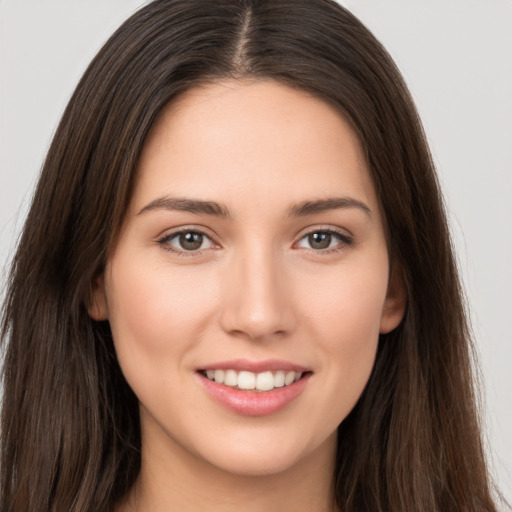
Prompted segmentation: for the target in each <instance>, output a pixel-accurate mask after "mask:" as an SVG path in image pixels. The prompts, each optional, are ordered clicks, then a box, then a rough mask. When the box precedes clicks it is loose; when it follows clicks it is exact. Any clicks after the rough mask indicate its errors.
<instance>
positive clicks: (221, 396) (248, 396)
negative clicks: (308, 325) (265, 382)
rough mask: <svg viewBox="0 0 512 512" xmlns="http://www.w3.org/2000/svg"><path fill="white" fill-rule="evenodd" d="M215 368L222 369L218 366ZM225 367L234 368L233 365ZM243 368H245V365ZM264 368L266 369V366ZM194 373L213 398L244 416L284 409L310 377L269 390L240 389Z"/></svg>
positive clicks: (302, 389)
mask: <svg viewBox="0 0 512 512" xmlns="http://www.w3.org/2000/svg"><path fill="white" fill-rule="evenodd" d="M231 363H232V362H231ZM216 368H218V369H222V368H219V366H216ZM226 368H232V369H236V368H234V367H233V366H227V367H226ZM244 368H245V369H247V367H246V366H245V367H244ZM265 368H267V369H268V366H266V367H265ZM281 368H282V367H281ZM208 369H210V368H208ZM196 375H197V376H198V377H199V379H200V381H201V384H202V385H203V386H204V389H205V390H206V392H207V393H208V394H209V396H210V397H211V398H213V400H215V401H216V402H217V403H218V404H220V405H222V406H224V407H225V408H226V409H228V410H230V411H232V412H234V413H236V414H241V415H244V416H267V415H269V414H274V413H276V412H278V411H280V410H282V409H284V408H285V407H286V406H287V405H289V404H290V403H291V402H292V401H293V400H295V398H297V397H298V396H299V395H300V394H301V393H302V391H304V389H305V387H306V386H307V384H308V382H309V378H310V377H311V373H307V374H306V375H304V376H303V377H302V378H301V379H299V380H298V381H296V382H294V383H293V384H290V385H289V386H284V387H282V388H274V389H272V390H270V391H242V390H240V389H238V388H232V387H230V386H226V385H224V384H219V383H217V382H214V381H212V380H210V379H208V378H207V377H205V376H204V375H203V374H202V373H199V372H198V373H197V374H196Z"/></svg>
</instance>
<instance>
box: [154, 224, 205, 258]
mask: <svg viewBox="0 0 512 512" xmlns="http://www.w3.org/2000/svg"><path fill="white" fill-rule="evenodd" d="M158 244H159V245H161V246H163V247H164V249H166V250H169V251H174V252H179V253H183V252H199V251H202V250H204V249H211V248H212V247H213V245H214V244H213V241H212V239H211V238H210V237H209V236H207V235H206V234H205V233H202V232H201V231H194V230H190V229H188V230H182V231H175V232H174V233H170V234H168V235H166V236H164V237H163V238H161V239H160V240H158Z"/></svg>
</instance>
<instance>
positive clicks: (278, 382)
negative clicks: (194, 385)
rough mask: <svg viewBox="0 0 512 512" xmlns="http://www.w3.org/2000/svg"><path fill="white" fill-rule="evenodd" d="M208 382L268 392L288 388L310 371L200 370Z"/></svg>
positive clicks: (242, 389)
mask: <svg viewBox="0 0 512 512" xmlns="http://www.w3.org/2000/svg"><path fill="white" fill-rule="evenodd" d="M199 373H200V374H201V375H203V376H204V377H206V378H207V379H208V380H210V381H212V382H215V383H217V384H223V385H224V386H228V387H230V388H234V389H238V390H241V391H252V392H260V393H261V392H268V391H272V390H274V389H279V388H286V387H288V386H291V385H292V384H294V383H295V382H297V381H299V380H300V379H303V378H305V377H306V376H307V375H310V374H311V372H310V371H294V370H274V371H270V370H267V371H263V372H260V373H255V372H251V371H247V370H240V371H238V370H235V369H234V368H228V369H224V368H217V369H213V368H212V369H208V370H199Z"/></svg>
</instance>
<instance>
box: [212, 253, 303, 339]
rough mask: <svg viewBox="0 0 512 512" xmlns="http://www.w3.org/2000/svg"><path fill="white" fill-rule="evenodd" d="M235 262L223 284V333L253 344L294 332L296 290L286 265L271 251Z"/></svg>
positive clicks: (235, 260)
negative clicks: (253, 342)
mask: <svg viewBox="0 0 512 512" xmlns="http://www.w3.org/2000/svg"><path fill="white" fill-rule="evenodd" d="M233 259H234V261H232V262H231V265H230V268H229V270H227V271H226V273H229V275H227V276H226V278H225V280H224V284H225V286H226V288H225V291H226V293H225V299H226V300H225V302H224V307H223V310H222V312H221V324H222V328H223V329H224V331H225V332H228V333H229V334H230V335H233V336H238V337H242V338H248V339H251V340H263V339H269V338H275V337H283V336H286V335H287V334H289V333H290V332H292V331H293V330H294V328H295V325H296V316H295V313H294V308H293V286H292V283H291V280H290V279H289V278H288V277H287V272H286V269H285V268H284V263H283V262H282V261H280V259H279V258H278V257H277V256H276V255H275V254H274V253H273V251H272V249H269V248H267V249H266V250H265V249H262V250H256V251H254V250H253V251H246V252H244V253H243V254H240V255H238V256H235V257H234V258H233Z"/></svg>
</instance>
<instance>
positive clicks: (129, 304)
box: [107, 260, 218, 368]
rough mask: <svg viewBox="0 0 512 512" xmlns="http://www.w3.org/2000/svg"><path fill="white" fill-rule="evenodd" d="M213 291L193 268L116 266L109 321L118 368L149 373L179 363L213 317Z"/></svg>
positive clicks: (109, 282)
mask: <svg viewBox="0 0 512 512" xmlns="http://www.w3.org/2000/svg"><path fill="white" fill-rule="evenodd" d="M217 288H218V287H216V286H215V285H214V282H212V281H211V280H204V279H202V274H201V272H195V273H194V272H192V271H191V267H190V268H187V267H182V268H180V269H178V270H176V269H170V268H169V267H166V266H165V265H164V266H162V265H151V264H150V265H148V264H145V265H142V264H141V265H138V264H137V263H136V261H135V262H130V261H128V262H125V261H122V260H121V261H119V260H118V261H116V262H115V265H113V267H112V271H111V273H110V275H109V279H108V280H107V289H108V290H109V294H108V296H107V300H108V309H109V321H110V325H111V328H112V333H113V337H114V343H115V346H116V351H117V355H118V358H119V361H120V363H121V366H127V365H131V364H132V362H136V363H137V366H138V367H139V368H143V367H144V364H143V363H144V362H147V363H148V364H147V365H146V367H148V368H151V367H152V366H154V365H155V364H156V365H158V364H159V362H161V363H162V364H163V362H164V360H165V362H166V364H167V365H168V364H169V362H171V363H174V364H176V365H178V363H180V362H181V359H180V358H178V357H171V358H165V359H164V356H165V355H167V356H179V355H181V354H182V353H183V352H185V351H186V350H188V349H190V348H192V347H193V346H194V344H195V343H196V342H198V340H199V339H200V337H201V332H202V331H203V330H204V329H205V326H206V324H207V323H208V320H209V318H210V317H211V315H213V314H214V311H215V307H214V305H215V303H216V300H217V298H216V295H215V294H216V289H217Z"/></svg>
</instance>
